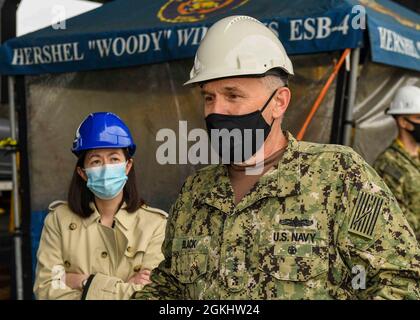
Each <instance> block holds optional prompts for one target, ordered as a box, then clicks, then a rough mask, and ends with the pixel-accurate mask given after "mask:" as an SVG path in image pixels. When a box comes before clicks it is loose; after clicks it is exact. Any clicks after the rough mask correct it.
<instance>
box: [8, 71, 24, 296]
mask: <svg viewBox="0 0 420 320" xmlns="http://www.w3.org/2000/svg"><path fill="white" fill-rule="evenodd" d="M14 80H15V79H14V78H13V77H12V76H9V77H8V85H9V119H10V137H11V138H12V139H13V140H16V109H15V92H14V88H15V86H14V84H15V81H14ZM16 160H17V155H16V152H13V153H12V182H13V211H14V216H13V218H14V243H15V268H16V297H17V299H18V300H23V271H22V233H21V228H20V227H21V226H20V207H19V185H18V167H17V162H16Z"/></svg>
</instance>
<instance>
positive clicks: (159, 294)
mask: <svg viewBox="0 0 420 320" xmlns="http://www.w3.org/2000/svg"><path fill="white" fill-rule="evenodd" d="M189 179H190V178H188V179H187V181H186V182H185V183H184V185H183V187H182V188H181V191H180V194H179V196H178V199H177V200H176V202H175V203H174V205H173V206H172V207H171V209H170V211H169V218H168V222H167V225H166V231H165V240H164V241H163V244H162V253H163V255H164V260H163V261H162V262H161V263H160V264H159V266H158V267H157V268H155V269H154V270H153V271H152V274H151V278H150V279H151V281H152V283H151V284H148V285H146V286H145V287H144V288H143V290H141V291H137V292H135V293H134V294H133V295H132V297H131V299H136V300H158V299H160V300H166V299H167V300H182V299H187V297H186V294H185V292H186V290H185V287H184V286H183V284H182V283H180V282H179V281H178V280H177V279H176V278H175V277H174V276H173V275H172V274H171V260H172V242H173V238H174V234H175V230H176V224H177V219H178V215H179V212H180V210H182V209H184V208H185V206H187V205H188V204H189V203H190V201H189V193H188V190H187V189H188V185H189V183H188V181H189Z"/></svg>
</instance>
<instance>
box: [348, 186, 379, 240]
mask: <svg viewBox="0 0 420 320" xmlns="http://www.w3.org/2000/svg"><path fill="white" fill-rule="evenodd" d="M383 202H384V199H383V198H382V197H379V196H376V195H373V194H370V193H367V192H364V191H360V192H359V195H358V196H357V200H356V205H355V206H354V209H353V213H352V216H351V219H350V227H349V232H351V233H354V234H357V235H359V236H362V237H365V238H368V239H372V236H373V231H374V230H375V226H376V222H377V220H378V216H379V213H380V212H381V208H382V204H383Z"/></svg>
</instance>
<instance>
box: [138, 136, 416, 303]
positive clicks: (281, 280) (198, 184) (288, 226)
mask: <svg viewBox="0 0 420 320" xmlns="http://www.w3.org/2000/svg"><path fill="white" fill-rule="evenodd" d="M287 137H288V141H289V142H288V146H287V149H286V151H285V153H284V155H283V157H282V158H281V160H280V162H279V164H278V166H276V167H274V168H273V169H272V170H270V171H268V172H267V173H266V174H264V175H263V176H262V177H261V178H260V180H259V182H258V183H257V184H256V185H255V186H254V187H253V188H252V189H251V191H250V192H249V193H248V194H247V195H246V196H245V197H244V198H243V199H242V200H241V201H240V202H239V203H238V204H237V205H236V206H235V205H234V194H233V190H232V187H231V184H230V180H229V177H228V171H227V167H226V166H224V165H212V166H209V167H206V168H204V169H202V170H199V171H198V172H196V173H195V174H194V175H192V176H190V177H189V178H188V179H187V180H186V182H185V184H184V186H183V188H182V190H181V193H180V195H179V197H178V199H177V201H176V202H175V204H174V205H173V207H172V208H171V213H170V218H169V222H168V225H167V229H166V239H165V241H164V243H163V247H162V248H163V250H162V251H163V253H164V256H165V260H164V261H163V262H161V263H160V265H159V266H158V268H156V269H155V270H154V271H153V272H152V276H151V279H152V281H153V283H152V284H150V285H147V286H146V287H145V288H144V289H143V290H142V291H138V292H136V293H134V295H133V297H132V298H134V299H419V296H420V290H419V281H420V249H419V246H418V243H417V241H416V239H415V237H414V234H413V230H412V229H411V228H410V226H409V225H408V223H407V221H406V219H405V218H404V216H403V214H402V212H401V210H400V208H399V207H398V205H397V202H396V200H395V198H394V196H393V195H392V194H391V192H390V191H389V189H388V187H387V186H386V185H385V184H384V182H383V181H382V180H381V179H380V178H379V176H378V175H377V174H376V172H375V171H374V170H373V169H372V168H371V167H370V166H369V165H368V164H367V163H366V162H365V161H364V160H363V159H362V158H361V157H360V156H359V155H358V154H356V153H355V152H354V151H353V150H352V149H350V148H348V147H343V146H335V145H323V144H314V143H307V142H298V141H297V140H295V139H294V138H293V137H292V135H291V134H289V133H287ZM363 269H364V270H365V272H366V287H365V289H360V286H361V283H362V282H360V281H359V280H358V281H359V282H358V281H353V284H354V282H355V283H356V285H352V279H353V280H354V279H355V278H354V277H355V276H356V275H359V276H360V275H362V273H360V270H363ZM352 270H355V271H356V272H355V274H352ZM362 288H363V286H362Z"/></svg>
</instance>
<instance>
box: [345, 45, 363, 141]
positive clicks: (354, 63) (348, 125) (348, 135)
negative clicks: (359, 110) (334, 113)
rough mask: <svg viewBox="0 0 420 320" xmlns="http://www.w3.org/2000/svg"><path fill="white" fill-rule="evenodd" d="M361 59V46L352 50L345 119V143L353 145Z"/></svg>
mask: <svg viewBox="0 0 420 320" xmlns="http://www.w3.org/2000/svg"><path fill="white" fill-rule="evenodd" d="M359 59H360V48H356V49H353V50H352V53H351V69H350V80H349V98H348V103H347V108H346V117H345V120H344V137H343V141H344V145H346V146H352V145H353V136H352V130H353V107H354V102H355V100H356V88H357V73H358V67H359Z"/></svg>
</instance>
